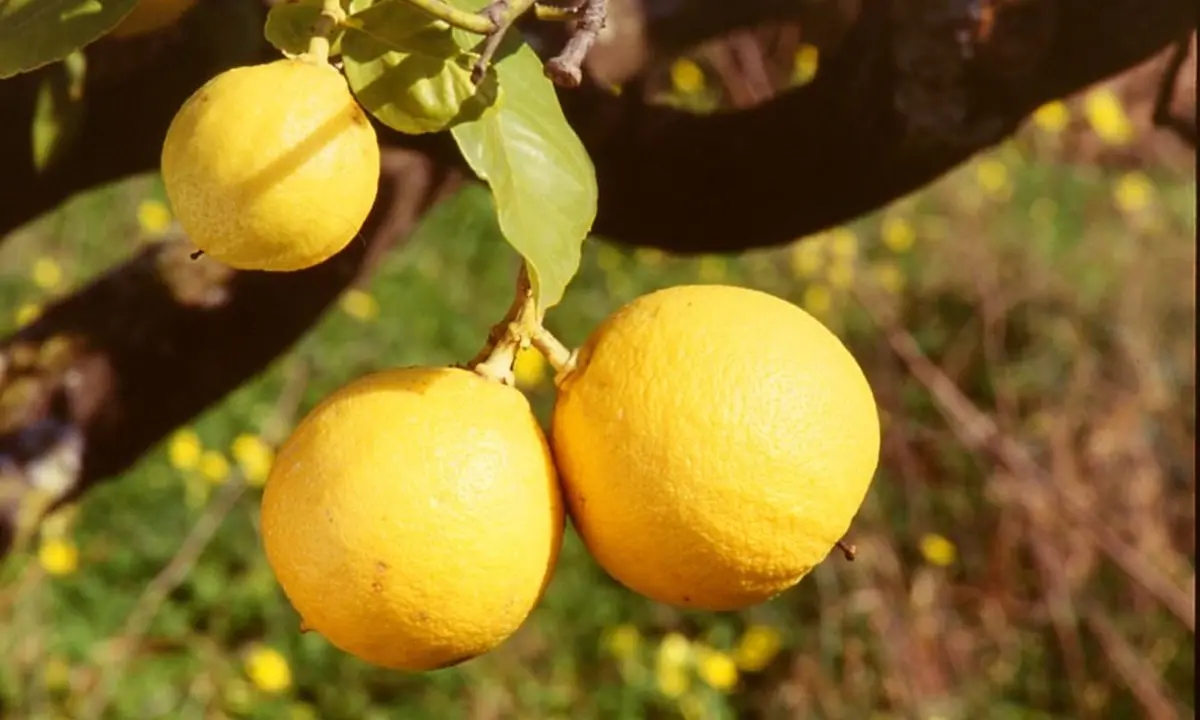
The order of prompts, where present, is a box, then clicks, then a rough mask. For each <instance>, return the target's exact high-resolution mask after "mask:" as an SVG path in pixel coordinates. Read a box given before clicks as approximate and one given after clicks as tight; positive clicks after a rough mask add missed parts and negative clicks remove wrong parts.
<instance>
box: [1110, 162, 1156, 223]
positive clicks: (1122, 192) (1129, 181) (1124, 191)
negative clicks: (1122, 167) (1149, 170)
mask: <svg viewBox="0 0 1200 720" xmlns="http://www.w3.org/2000/svg"><path fill="white" fill-rule="evenodd" d="M1153 195H1154V185H1153V184H1152V183H1151V182H1150V178H1148V177H1146V175H1145V173H1141V172H1137V171H1134V172H1128V173H1125V174H1124V175H1122V176H1121V177H1120V179H1118V180H1117V183H1116V185H1114V186H1113V202H1114V203H1116V206H1117V209H1119V210H1120V211H1121V212H1124V213H1129V214H1133V213H1137V212H1141V211H1143V210H1145V209H1146V207H1147V206H1148V205H1149V204H1150V198H1151V197H1153Z"/></svg>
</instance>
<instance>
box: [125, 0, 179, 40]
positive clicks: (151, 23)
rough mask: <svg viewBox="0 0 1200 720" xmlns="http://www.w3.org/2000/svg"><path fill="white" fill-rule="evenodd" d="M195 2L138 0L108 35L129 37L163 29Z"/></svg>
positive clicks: (172, 23) (176, 19)
mask: <svg viewBox="0 0 1200 720" xmlns="http://www.w3.org/2000/svg"><path fill="white" fill-rule="evenodd" d="M195 4H196V0H138V3H137V4H136V5H134V6H133V9H132V10H130V11H129V14H128V15H126V16H125V17H124V18H123V19H122V20H121V22H120V23H118V24H117V26H116V27H115V28H113V29H112V30H111V31H110V32H109V33H108V36H109V37H113V38H129V37H135V36H138V35H147V34H149V33H152V32H155V31H157V30H161V29H163V28H165V27H167V26H168V25H174V24H175V23H176V22H177V21H178V20H179V18H181V17H183V14H184V13H185V12H187V11H188V10H191V9H192V6H193V5H195Z"/></svg>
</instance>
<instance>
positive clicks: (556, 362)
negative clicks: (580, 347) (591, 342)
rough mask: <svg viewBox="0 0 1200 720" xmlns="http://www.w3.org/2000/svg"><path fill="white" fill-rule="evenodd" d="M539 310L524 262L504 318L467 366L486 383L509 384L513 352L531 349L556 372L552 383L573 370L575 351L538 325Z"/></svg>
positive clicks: (539, 322)
mask: <svg viewBox="0 0 1200 720" xmlns="http://www.w3.org/2000/svg"><path fill="white" fill-rule="evenodd" d="M543 314H544V313H543V311H541V310H540V309H539V308H538V306H537V298H536V297H535V296H534V294H533V287H532V285H531V284H530V281H529V270H528V268H527V267H526V265H525V263H523V262H522V263H521V269H520V270H519V271H518V272H517V289H516V293H515V295H514V297H513V302H512V305H510V306H509V308H508V312H506V313H505V314H504V318H503V319H502V320H501V321H500V322H498V323H496V324H495V325H494V326H493V327H492V329H491V331H490V332H489V333H488V339H487V342H485V343H484V346H483V348H482V349H480V351H479V352H478V353H477V354H476V355H475V357H474V358H473V359H472V360H471V362H469V363H467V367H469V368H470V369H471V370H473V371H475V372H476V373H478V374H480V375H482V376H483V377H485V378H488V379H489V380H495V381H497V382H501V383H504V384H505V385H512V384H513V383H514V382H515V381H514V379H513V372H512V368H513V362H515V361H516V358H517V351H518V350H523V349H525V348H527V347H529V346H531V345H532V346H533V347H534V348H535V349H536V350H537V351H538V352H540V353H541V354H542V355H544V356H545V357H546V361H547V362H549V363H550V367H552V368H554V370H555V372H556V373H557V377H556V379H555V382H557V381H558V378H561V377H562V376H564V375H565V374H566V373H569V372H570V371H571V370H572V369H574V367H575V360H576V351H574V350H570V349H569V348H567V347H566V346H565V345H563V344H562V342H561V341H560V340H559V339H558V338H556V337H554V335H553V334H552V333H551V332H550V331H549V330H547V329H546V327H545V326H544V325H542V315H543Z"/></svg>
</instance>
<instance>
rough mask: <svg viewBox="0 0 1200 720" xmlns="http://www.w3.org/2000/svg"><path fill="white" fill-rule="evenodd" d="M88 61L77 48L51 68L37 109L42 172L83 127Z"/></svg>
mask: <svg viewBox="0 0 1200 720" xmlns="http://www.w3.org/2000/svg"><path fill="white" fill-rule="evenodd" d="M86 69H87V61H86V59H85V58H84V55H83V53H82V52H80V51H78V50H76V51H75V52H73V53H71V54H70V55H68V56H67V57H66V58H65V59H64V60H63V61H62V62H60V63H56V64H54V65H52V66H51V67H50V68H48V69H47V73H46V75H45V77H43V78H42V82H41V83H40V84H39V85H38V92H37V98H36V101H35V103H34V109H33V127H32V135H33V166H34V168H35V169H36V170H37V171H38V172H41V171H43V170H45V169H46V168H47V167H49V166H50V165H51V164H52V163H53V162H54V160H55V159H56V158H58V156H59V155H61V154H62V152H63V151H64V150H66V148H67V147H69V146H70V143H71V141H73V140H74V139H75V138H76V137H77V136H78V134H79V130H80V129H81V128H82V127H83V107H84V106H83V102H82V101H83V81H84V74H85V72H86Z"/></svg>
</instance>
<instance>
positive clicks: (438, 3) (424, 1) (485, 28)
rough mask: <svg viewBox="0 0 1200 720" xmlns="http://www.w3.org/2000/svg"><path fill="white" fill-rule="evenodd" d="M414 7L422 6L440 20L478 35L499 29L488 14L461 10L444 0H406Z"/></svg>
mask: <svg viewBox="0 0 1200 720" xmlns="http://www.w3.org/2000/svg"><path fill="white" fill-rule="evenodd" d="M404 2H406V3H408V4H409V5H412V6H413V7H417V8H420V9H421V10H424V11H425V12H426V13H428V14H430V15H432V16H434V17H435V18H437V19H438V20H442V21H443V22H446V23H449V24H450V25H453V26H454V27H456V28H458V29H459V30H466V31H467V32H472V33H475V34H477V35H490V34H492V33H494V32H496V30H497V29H498V27H497V24H496V23H495V22H493V21H492V20H491V19H489V18H487V17H486V16H484V15H482V14H478V13H473V12H467V11H466V10H459V9H458V8H456V7H454V6H452V5H449V4H447V3H445V2H442V0H404Z"/></svg>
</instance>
